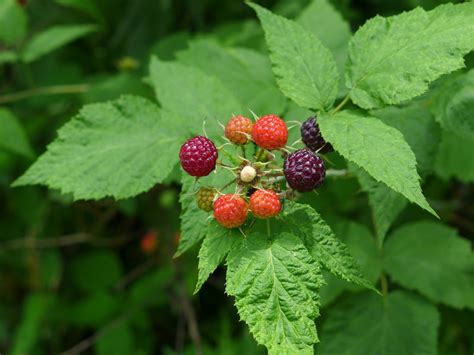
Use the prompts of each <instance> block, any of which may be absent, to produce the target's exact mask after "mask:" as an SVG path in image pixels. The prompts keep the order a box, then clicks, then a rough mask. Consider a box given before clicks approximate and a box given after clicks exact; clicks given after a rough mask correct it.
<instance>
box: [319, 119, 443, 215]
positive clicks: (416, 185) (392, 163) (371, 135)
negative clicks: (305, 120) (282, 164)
mask: <svg viewBox="0 0 474 355" xmlns="http://www.w3.org/2000/svg"><path fill="white" fill-rule="evenodd" d="M319 126H320V128H321V131H322V134H323V136H324V138H325V139H326V140H328V141H329V142H330V143H331V144H332V145H333V146H334V149H336V150H337V151H338V152H339V153H340V154H341V155H342V156H344V157H345V158H346V159H347V160H349V161H352V162H354V163H355V164H356V165H358V166H359V167H361V168H363V169H364V170H366V171H367V172H368V173H369V174H370V175H371V176H372V177H373V178H375V179H376V180H377V181H382V182H383V183H385V184H386V185H387V186H388V187H390V188H391V189H393V190H395V191H397V192H399V193H401V194H402V195H403V196H405V197H406V198H407V199H408V200H410V201H411V202H414V203H416V204H418V205H419V206H420V207H422V208H424V209H425V210H427V211H428V212H430V213H432V214H434V215H436V212H434V210H433V209H432V208H431V207H430V205H429V204H428V202H427V201H426V199H425V197H424V196H423V194H422V192H421V187H420V181H419V180H420V177H419V176H418V173H417V170H416V158H415V155H414V154H413V151H412V150H411V148H410V146H409V145H408V144H407V142H406V141H405V139H404V138H403V135H402V134H401V133H400V132H399V131H398V130H396V129H395V128H392V127H390V126H387V125H386V124H384V123H383V122H381V121H380V120H378V119H376V118H373V117H368V116H367V117H366V116H359V115H357V114H355V113H351V112H348V111H342V112H340V113H337V114H336V115H334V116H321V117H320V118H319Z"/></svg>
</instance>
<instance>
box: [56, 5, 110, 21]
mask: <svg viewBox="0 0 474 355" xmlns="http://www.w3.org/2000/svg"><path fill="white" fill-rule="evenodd" d="M56 2H57V3H58V4H60V5H63V6H67V7H70V8H73V9H76V10H79V11H82V12H84V13H86V14H89V15H91V16H92V17H93V18H95V19H96V20H98V21H101V22H103V21H104V17H103V16H102V14H101V12H100V10H99V7H98V6H97V3H96V1H94V0H56Z"/></svg>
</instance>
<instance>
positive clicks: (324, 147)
mask: <svg viewBox="0 0 474 355" xmlns="http://www.w3.org/2000/svg"><path fill="white" fill-rule="evenodd" d="M224 134H225V138H226V140H227V141H228V143H226V144H224V145H223V146H221V147H219V148H217V147H216V146H215V145H214V143H213V142H212V141H211V140H210V139H208V138H206V137H204V136H197V137H194V138H191V139H189V140H188V141H186V142H185V143H184V144H183V145H182V147H181V150H180V152H179V159H180V162H181V166H182V167H183V169H184V170H185V171H186V172H187V173H188V174H189V175H191V176H195V177H197V178H199V177H202V176H207V175H209V174H210V173H211V172H212V171H213V170H214V169H215V168H216V166H220V167H222V168H224V169H227V170H230V171H232V172H233V174H234V175H235V180H233V181H231V182H230V183H229V184H227V185H226V186H225V187H227V186H229V185H230V184H232V183H235V186H236V189H235V193H232V194H223V193H221V192H220V191H219V190H218V189H216V188H212V187H204V186H203V187H201V188H199V190H198V191H197V192H196V203H197V206H198V207H199V208H200V209H202V210H204V211H206V212H211V211H213V216H214V218H215V220H216V221H217V222H218V223H220V224H221V225H222V226H224V227H226V228H237V227H240V226H242V225H243V224H244V223H245V221H246V220H247V217H248V215H249V213H250V214H251V215H253V216H254V217H255V218H260V219H266V218H272V217H275V216H277V215H278V214H279V213H280V211H281V209H282V200H283V199H285V198H290V197H292V196H294V192H293V191H298V192H306V191H311V190H313V189H315V188H317V187H319V186H320V185H321V184H322V183H323V181H324V178H325V175H326V169H325V166H324V162H323V160H322V159H321V157H320V156H319V155H318V153H326V152H329V151H331V150H332V147H331V145H330V144H328V143H326V142H325V141H324V139H323V137H322V136H321V132H320V130H319V126H318V124H317V121H316V118H315V117H310V118H308V119H307V120H306V121H305V122H304V123H303V124H302V125H301V141H302V142H303V143H304V144H305V146H306V147H305V148H303V149H296V148H294V147H293V146H287V141H288V127H287V126H286V124H285V122H284V121H283V120H282V119H281V118H280V117H278V116H276V115H267V116H263V117H260V118H257V120H256V122H255V123H254V122H253V121H252V120H251V119H249V118H247V117H244V116H234V117H232V118H231V119H230V120H229V121H228V122H227V124H226V126H225V129H224ZM248 143H252V144H253V145H254V150H253V154H252V158H251V159H247V158H246V157H245V155H246V152H248V151H249V150H250V149H246V145H247V144H248ZM228 144H234V145H236V146H238V147H239V149H241V152H242V153H243V157H242V156H239V155H238V154H235V156H233V155H232V154H231V153H229V152H225V153H226V156H231V157H233V159H232V161H234V162H235V161H237V162H239V163H238V164H237V166H235V167H232V166H228V165H226V164H224V163H223V162H219V161H218V156H219V153H218V152H219V151H220V150H221V149H223V148H224V146H226V145H228ZM247 148H248V147H247ZM277 152H280V153H281V157H282V159H283V169H282V168H281V164H282V163H281V160H279V159H278V158H277V154H276V153H277ZM285 182H286V183H285Z"/></svg>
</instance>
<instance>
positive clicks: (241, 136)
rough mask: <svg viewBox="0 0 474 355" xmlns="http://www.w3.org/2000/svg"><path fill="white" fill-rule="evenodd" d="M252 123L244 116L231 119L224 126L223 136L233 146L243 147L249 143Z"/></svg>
mask: <svg viewBox="0 0 474 355" xmlns="http://www.w3.org/2000/svg"><path fill="white" fill-rule="evenodd" d="M252 128H253V122H252V120H251V119H250V118H247V117H244V116H234V117H232V118H231V119H230V120H229V122H227V125H226V126H225V136H226V137H227V139H228V140H230V141H231V142H232V143H234V144H238V145H243V144H246V143H247V142H248V141H249V138H248V137H249V136H250V135H251V134H252Z"/></svg>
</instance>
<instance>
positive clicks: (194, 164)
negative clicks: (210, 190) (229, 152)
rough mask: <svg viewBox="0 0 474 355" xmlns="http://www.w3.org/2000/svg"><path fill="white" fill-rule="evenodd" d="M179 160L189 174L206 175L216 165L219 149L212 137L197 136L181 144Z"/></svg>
mask: <svg viewBox="0 0 474 355" xmlns="http://www.w3.org/2000/svg"><path fill="white" fill-rule="evenodd" d="M179 160H180V162H181V166H182V167H183V169H184V171H186V172H187V173H188V174H189V175H191V176H206V175H209V173H210V172H211V171H212V170H214V169H215V167H216V162H217V149H216V146H215V145H214V143H213V142H212V141H211V140H210V139H208V138H206V137H203V136H197V137H194V138H191V139H189V140H188V141H186V143H184V144H183V145H182V146H181V150H180V151H179Z"/></svg>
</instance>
